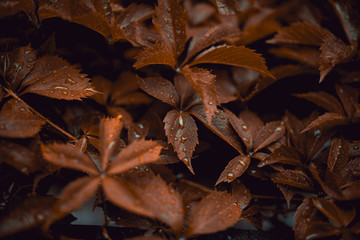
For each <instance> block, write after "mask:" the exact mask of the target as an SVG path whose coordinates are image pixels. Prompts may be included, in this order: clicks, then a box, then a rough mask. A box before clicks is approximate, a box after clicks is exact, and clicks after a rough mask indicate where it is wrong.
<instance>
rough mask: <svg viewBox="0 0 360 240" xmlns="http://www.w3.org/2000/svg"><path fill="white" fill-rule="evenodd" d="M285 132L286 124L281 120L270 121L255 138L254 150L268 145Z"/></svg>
mask: <svg viewBox="0 0 360 240" xmlns="http://www.w3.org/2000/svg"><path fill="white" fill-rule="evenodd" d="M284 133H285V126H283V124H281V123H280V122H279V121H275V122H269V123H267V124H265V126H264V127H262V128H261V129H260V130H259V132H258V133H257V134H256V136H255V139H254V152H257V151H258V150H260V149H262V148H264V147H266V146H268V145H269V144H271V143H273V142H275V141H276V140H278V139H279V138H281V137H282V136H283V135H284Z"/></svg>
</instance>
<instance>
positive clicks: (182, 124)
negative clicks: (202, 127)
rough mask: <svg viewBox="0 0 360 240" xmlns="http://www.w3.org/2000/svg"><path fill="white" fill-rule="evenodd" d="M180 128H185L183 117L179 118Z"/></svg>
mask: <svg viewBox="0 0 360 240" xmlns="http://www.w3.org/2000/svg"><path fill="white" fill-rule="evenodd" d="M179 127H180V129H183V128H184V120H183V118H182V116H181V115H180V116H179Z"/></svg>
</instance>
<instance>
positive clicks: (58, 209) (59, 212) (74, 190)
mask: <svg viewBox="0 0 360 240" xmlns="http://www.w3.org/2000/svg"><path fill="white" fill-rule="evenodd" d="M100 181H101V179H100V178H93V177H81V178H79V179H76V180H75V181H72V182H71V183H69V184H68V185H67V186H66V187H65V188H64V189H63V191H62V193H61V196H60V198H59V200H58V201H57V202H56V204H55V205H54V209H53V210H54V214H52V215H51V216H50V217H49V218H48V219H46V222H45V228H47V227H49V226H50V225H51V224H52V223H53V222H54V221H56V220H58V219H60V218H62V217H64V216H65V215H67V214H69V213H70V212H72V211H74V210H76V209H78V208H80V207H81V206H82V205H83V204H84V203H85V202H87V201H88V200H89V199H90V198H91V197H92V196H94V195H95V193H96V191H97V190H98V188H99V183H100Z"/></svg>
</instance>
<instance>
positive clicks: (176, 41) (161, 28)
mask: <svg viewBox="0 0 360 240" xmlns="http://www.w3.org/2000/svg"><path fill="white" fill-rule="evenodd" d="M155 14H156V18H154V19H153V23H154V25H155V27H156V29H157V30H158V32H159V33H160V35H161V38H162V40H163V42H164V43H165V44H166V45H167V46H168V48H169V49H170V50H171V51H172V55H173V56H175V57H178V56H180V54H181V53H182V51H183V50H184V47H185V41H186V24H187V22H186V20H187V17H186V14H185V10H184V8H183V6H182V5H181V4H180V2H179V1H178V0H159V1H158V5H157V6H156V8H155Z"/></svg>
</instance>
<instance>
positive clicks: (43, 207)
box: [0, 196, 56, 238]
mask: <svg viewBox="0 0 360 240" xmlns="http://www.w3.org/2000/svg"><path fill="white" fill-rule="evenodd" d="M55 201H56V199H55V198H54V197H51V196H32V197H29V198H26V199H22V200H21V201H13V202H12V204H13V205H12V206H7V209H6V210H4V211H3V212H2V218H1V220H0V237H1V238H4V237H6V236H8V235H11V234H14V233H17V232H21V231H25V230H27V229H31V228H33V227H37V226H39V225H41V224H42V223H44V221H45V220H46V219H47V218H48V217H49V216H51V215H52V214H53V210H52V206H53V205H54V203H55ZM15 203H16V205H15Z"/></svg>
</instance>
